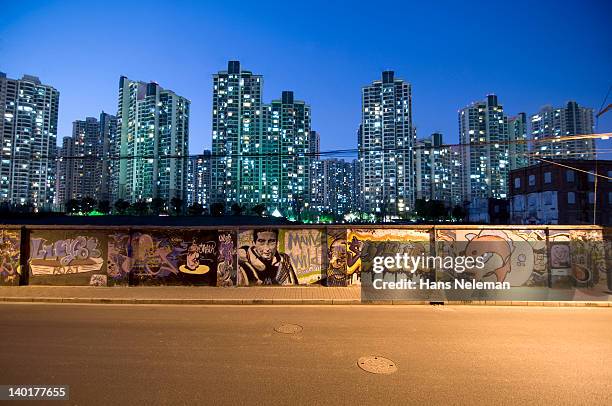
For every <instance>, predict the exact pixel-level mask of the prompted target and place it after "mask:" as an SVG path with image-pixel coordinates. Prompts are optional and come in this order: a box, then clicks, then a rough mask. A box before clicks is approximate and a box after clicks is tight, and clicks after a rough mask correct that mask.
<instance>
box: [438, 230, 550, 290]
mask: <svg viewBox="0 0 612 406" xmlns="http://www.w3.org/2000/svg"><path fill="white" fill-rule="evenodd" d="M436 241H437V255H438V256H444V257H446V256H453V257H457V256H465V257H472V258H476V257H484V267H481V268H477V267H473V268H471V269H469V270H466V271H462V272H455V270H452V269H450V270H449V269H437V279H438V280H440V281H447V280H452V279H468V280H473V281H485V282H508V283H510V286H546V284H547V281H548V276H547V273H546V263H547V259H546V258H547V253H546V235H545V232H544V230H485V229H476V230H437V233H436Z"/></svg>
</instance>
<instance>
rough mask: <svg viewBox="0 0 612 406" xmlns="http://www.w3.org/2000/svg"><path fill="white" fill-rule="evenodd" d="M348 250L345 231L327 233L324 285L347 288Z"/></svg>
mask: <svg viewBox="0 0 612 406" xmlns="http://www.w3.org/2000/svg"><path fill="white" fill-rule="evenodd" d="M347 260H348V248H347V244H346V230H345V229H340V230H338V229H329V230H328V231H327V272H325V275H324V278H325V280H324V281H323V285H325V286H346V284H347V271H346V270H347Z"/></svg>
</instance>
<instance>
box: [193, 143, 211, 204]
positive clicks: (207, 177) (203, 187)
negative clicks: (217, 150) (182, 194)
mask: <svg viewBox="0 0 612 406" xmlns="http://www.w3.org/2000/svg"><path fill="white" fill-rule="evenodd" d="M211 168H212V157H211V153H210V151H209V150H204V153H203V154H202V155H195V156H191V157H189V167H188V169H187V205H188V206H191V205H192V204H194V203H198V204H200V205H202V207H204V208H209V207H210V188H211V182H212V176H211Z"/></svg>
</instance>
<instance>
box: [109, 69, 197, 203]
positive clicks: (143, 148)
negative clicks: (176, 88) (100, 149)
mask: <svg viewBox="0 0 612 406" xmlns="http://www.w3.org/2000/svg"><path fill="white" fill-rule="evenodd" d="M189 105H190V102H189V100H187V99H186V98H184V97H181V96H178V95H177V94H176V93H174V92H173V91H171V90H165V89H163V88H162V87H161V86H159V85H158V84H157V83H153V82H151V83H145V82H138V81H133V80H130V79H128V78H127V77H125V76H122V77H121V79H120V81H119V109H118V115H117V142H115V145H114V146H112V147H111V150H112V151H113V155H115V156H118V155H120V156H121V159H120V163H119V165H118V167H117V166H115V167H114V168H113V173H112V174H111V176H112V178H113V179H111V184H115V183H116V184H118V189H112V190H118V195H117V196H116V197H117V198H120V199H125V200H127V201H129V202H135V201H139V200H147V201H150V200H151V199H153V198H161V199H164V200H165V201H166V202H168V203H170V201H171V199H172V198H175V197H177V198H180V199H182V200H185V198H186V191H187V158H188V155H189V154H188V144H189ZM115 200H116V199H115V196H113V201H115Z"/></svg>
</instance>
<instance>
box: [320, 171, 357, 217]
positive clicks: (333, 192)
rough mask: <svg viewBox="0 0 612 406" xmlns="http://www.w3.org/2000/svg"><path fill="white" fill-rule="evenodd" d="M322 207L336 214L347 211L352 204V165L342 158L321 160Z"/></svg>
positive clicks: (350, 208)
mask: <svg viewBox="0 0 612 406" xmlns="http://www.w3.org/2000/svg"><path fill="white" fill-rule="evenodd" d="M321 162H323V185H324V188H323V196H324V200H323V202H324V207H325V208H326V209H327V210H328V211H330V212H332V213H334V214H336V215H343V214H346V213H349V212H350V211H351V210H352V206H353V167H352V165H351V163H350V162H345V161H344V160H342V159H324V160H323V161H321Z"/></svg>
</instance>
